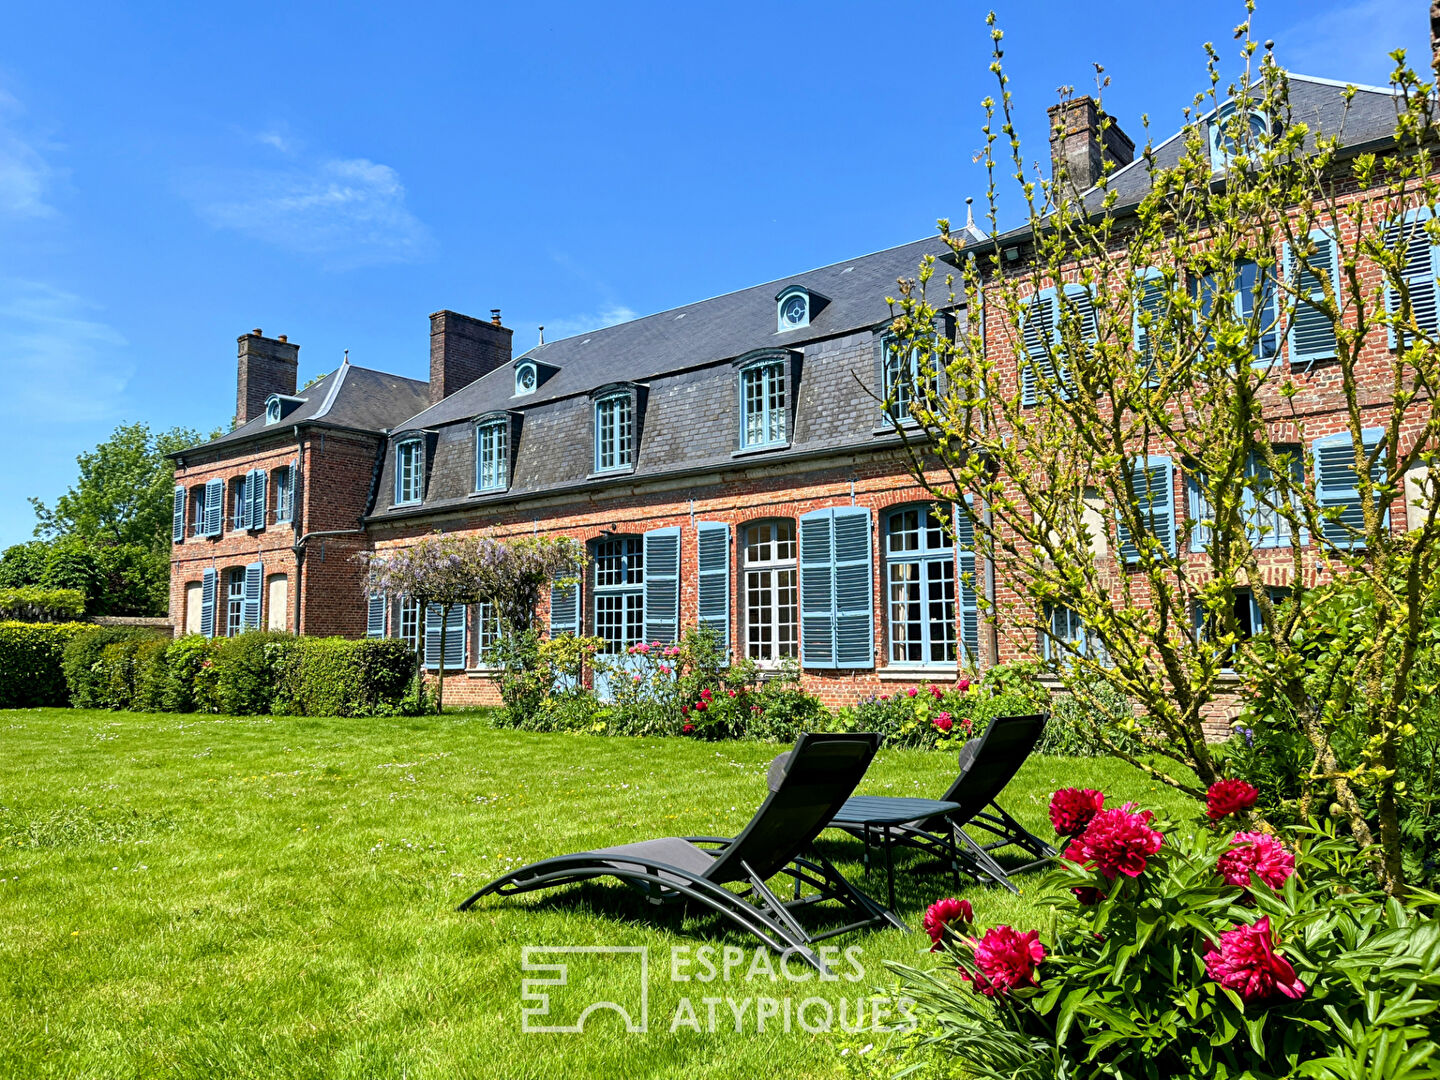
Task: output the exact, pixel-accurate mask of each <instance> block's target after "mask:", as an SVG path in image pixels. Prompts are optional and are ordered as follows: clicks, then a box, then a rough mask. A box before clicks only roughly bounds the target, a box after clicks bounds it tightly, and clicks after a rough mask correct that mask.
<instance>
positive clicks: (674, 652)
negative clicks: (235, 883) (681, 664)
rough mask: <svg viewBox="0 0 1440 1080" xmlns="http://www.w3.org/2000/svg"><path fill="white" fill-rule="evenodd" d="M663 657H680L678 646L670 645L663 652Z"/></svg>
mask: <svg viewBox="0 0 1440 1080" xmlns="http://www.w3.org/2000/svg"><path fill="white" fill-rule="evenodd" d="M665 655H666V656H679V655H680V646H678V645H671V646H670V647H669V648H668V649H666V650H665Z"/></svg>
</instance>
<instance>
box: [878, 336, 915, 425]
mask: <svg viewBox="0 0 1440 1080" xmlns="http://www.w3.org/2000/svg"><path fill="white" fill-rule="evenodd" d="M884 374H885V378H884V382H885V385H884V386H883V387H882V388H881V389H882V390H883V392H884V400H885V406H886V413H887V414H888V415H889V417H890V419H892V420H901V421H904V420H909V419H910V406H911V405H912V404H913V403H914V401H915V391H916V388H917V387H918V386H919V385H920V352H919V350H918V349H917V348H915V347H913V346H911V347H905V346H901V345H899V344H897V343H895V342H893V341H886V343H885V373H884Z"/></svg>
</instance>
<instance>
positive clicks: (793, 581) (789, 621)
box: [741, 518, 800, 664]
mask: <svg viewBox="0 0 1440 1080" xmlns="http://www.w3.org/2000/svg"><path fill="white" fill-rule="evenodd" d="M741 541H742V551H741V557H742V559H743V560H744V566H743V570H742V572H743V574H744V578H743V580H744V582H745V588H744V595H743V598H742V599H743V603H744V612H743V618H744V626H745V655H746V656H748V657H749V658H750V659H751V660H754V661H756V662H757V663H761V664H767V663H771V664H773V663H778V662H779V661H780V660H783V659H785V658H786V657H795V656H798V655H799V654H800V636H799V626H800V618H799V604H798V598H799V592H798V583H799V572H798V570H797V569H796V563H795V522H794V521H792V520H790V519H788V518H787V519H782V520H779V521H757V522H754V523H752V524H750V525H746V526H744V527H743V529H742V531H741Z"/></svg>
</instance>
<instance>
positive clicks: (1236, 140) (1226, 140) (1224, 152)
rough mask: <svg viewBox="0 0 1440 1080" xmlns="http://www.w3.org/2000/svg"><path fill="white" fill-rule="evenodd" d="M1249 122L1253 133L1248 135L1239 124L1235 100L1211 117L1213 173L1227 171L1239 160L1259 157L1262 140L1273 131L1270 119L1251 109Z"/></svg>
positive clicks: (1211, 163)
mask: <svg viewBox="0 0 1440 1080" xmlns="http://www.w3.org/2000/svg"><path fill="white" fill-rule="evenodd" d="M1249 120H1250V122H1249V128H1250V130H1249V131H1248V132H1246V131H1245V130H1244V129H1243V128H1242V127H1241V126H1240V125H1239V120H1238V117H1237V116H1236V108H1235V103H1234V102H1233V101H1229V102H1226V103H1225V104H1224V105H1221V106H1220V108H1219V109H1217V110H1216V112H1215V115H1214V116H1213V117H1211V118H1210V171H1211V172H1225V171H1226V170H1227V169H1229V168H1230V162H1231V161H1232V160H1233V159H1234V158H1236V157H1240V156H1244V157H1247V158H1251V159H1254V158H1256V157H1257V156H1258V155H1259V152H1260V147H1261V144H1262V142H1261V141H1262V140H1263V139H1264V138H1265V136H1266V135H1267V134H1268V133H1269V131H1270V118H1269V117H1267V116H1266V115H1265V114H1264V113H1263V112H1261V111H1260V110H1259V109H1251V110H1250V118H1249Z"/></svg>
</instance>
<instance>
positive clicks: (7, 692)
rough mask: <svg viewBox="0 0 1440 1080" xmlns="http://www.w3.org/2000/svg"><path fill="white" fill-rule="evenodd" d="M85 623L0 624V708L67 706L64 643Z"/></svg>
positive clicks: (82, 629)
mask: <svg viewBox="0 0 1440 1080" xmlns="http://www.w3.org/2000/svg"><path fill="white" fill-rule="evenodd" d="M90 629H93V627H91V626H89V625H87V624H85V623H23V622H3V623H0V709H34V708H41V707H54V706H57V705H68V704H69V702H70V691H69V688H68V687H67V685H66V683H65V670H64V666H63V662H64V658H65V646H66V645H67V644H69V642H70V639H71V638H73V637H75V635H76V634H79V633H81V632H82V631H85V630H90Z"/></svg>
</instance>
